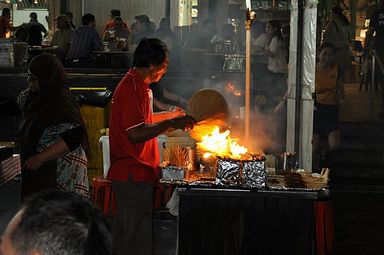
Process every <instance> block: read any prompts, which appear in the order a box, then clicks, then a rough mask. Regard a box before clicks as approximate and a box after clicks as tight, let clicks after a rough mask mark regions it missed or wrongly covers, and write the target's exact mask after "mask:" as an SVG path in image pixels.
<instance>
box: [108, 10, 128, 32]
mask: <svg viewBox="0 0 384 255" xmlns="http://www.w3.org/2000/svg"><path fill="white" fill-rule="evenodd" d="M115 17H121V12H120V10H115V9H114V10H111V19H110V20H108V21H107V23H105V27H104V32H105V31H107V30H108V29H111V28H113V26H114V25H115V20H114V19H115ZM123 27H124V28H126V29H128V26H127V23H125V22H123ZM128 30H129V29H128Z"/></svg>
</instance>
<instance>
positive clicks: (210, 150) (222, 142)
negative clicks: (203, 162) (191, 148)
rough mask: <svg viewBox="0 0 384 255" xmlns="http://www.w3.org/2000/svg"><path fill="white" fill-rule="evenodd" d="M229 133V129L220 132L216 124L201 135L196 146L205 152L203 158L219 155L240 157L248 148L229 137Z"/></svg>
mask: <svg viewBox="0 0 384 255" xmlns="http://www.w3.org/2000/svg"><path fill="white" fill-rule="evenodd" d="M229 134H230V131H229V130H227V131H225V132H223V133H220V130H219V127H217V126H216V127H215V128H214V129H213V131H212V132H210V133H208V134H205V135H203V136H202V138H201V142H198V143H197V148H198V149H199V150H200V151H204V152H205V153H204V155H203V157H204V158H209V157H212V156H219V157H229V158H232V159H241V158H242V157H243V155H245V154H246V153H247V152H248V149H247V148H245V147H243V146H241V145H239V144H238V143H237V139H232V138H230V136H229Z"/></svg>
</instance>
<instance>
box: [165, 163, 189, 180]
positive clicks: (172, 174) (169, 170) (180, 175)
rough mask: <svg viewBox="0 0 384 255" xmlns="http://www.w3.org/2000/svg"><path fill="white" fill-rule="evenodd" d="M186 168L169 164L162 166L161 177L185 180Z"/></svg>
mask: <svg viewBox="0 0 384 255" xmlns="http://www.w3.org/2000/svg"><path fill="white" fill-rule="evenodd" d="M184 176H185V170H184V169H183V168H179V167H174V166H168V167H163V168H161V177H162V179H164V180H179V181H181V180H184Z"/></svg>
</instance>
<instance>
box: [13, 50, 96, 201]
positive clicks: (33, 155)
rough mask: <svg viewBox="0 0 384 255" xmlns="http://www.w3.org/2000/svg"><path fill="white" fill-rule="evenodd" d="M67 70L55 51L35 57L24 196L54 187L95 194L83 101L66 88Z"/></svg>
mask: <svg viewBox="0 0 384 255" xmlns="http://www.w3.org/2000/svg"><path fill="white" fill-rule="evenodd" d="M66 77H67V76H66V72H65V70H64V67H63V65H62V64H61V62H60V60H59V59H58V58H57V57H55V56H53V55H51V54H42V55H39V56H37V57H35V58H34V59H32V61H31V63H30V65H29V73H28V83H29V84H28V87H27V88H26V89H25V90H24V91H22V92H21V93H20V95H19V97H18V98H17V104H18V106H19V108H20V109H21V110H22V121H21V127H20V128H21V129H20V148H21V159H22V163H23V168H22V190H21V192H22V197H23V198H25V197H27V196H30V195H31V194H33V193H35V192H38V191H41V190H45V189H52V188H59V189H62V190H67V191H74V192H77V193H79V194H82V195H84V196H87V197H88V196H89V183H88V176H87V156H86V152H85V151H87V150H88V138H87V133H86V130H85V126H84V121H83V119H82V117H81V114H80V111H79V107H78V105H77V103H76V101H75V100H74V98H73V97H72V96H71V94H70V93H69V92H68V90H67V89H66V88H65V85H64V84H65V81H66Z"/></svg>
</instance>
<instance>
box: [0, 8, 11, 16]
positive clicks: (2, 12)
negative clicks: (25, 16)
mask: <svg viewBox="0 0 384 255" xmlns="http://www.w3.org/2000/svg"><path fill="white" fill-rule="evenodd" d="M5 14H11V10H10V9H9V8H4V9H3V10H2V11H1V15H5Z"/></svg>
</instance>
